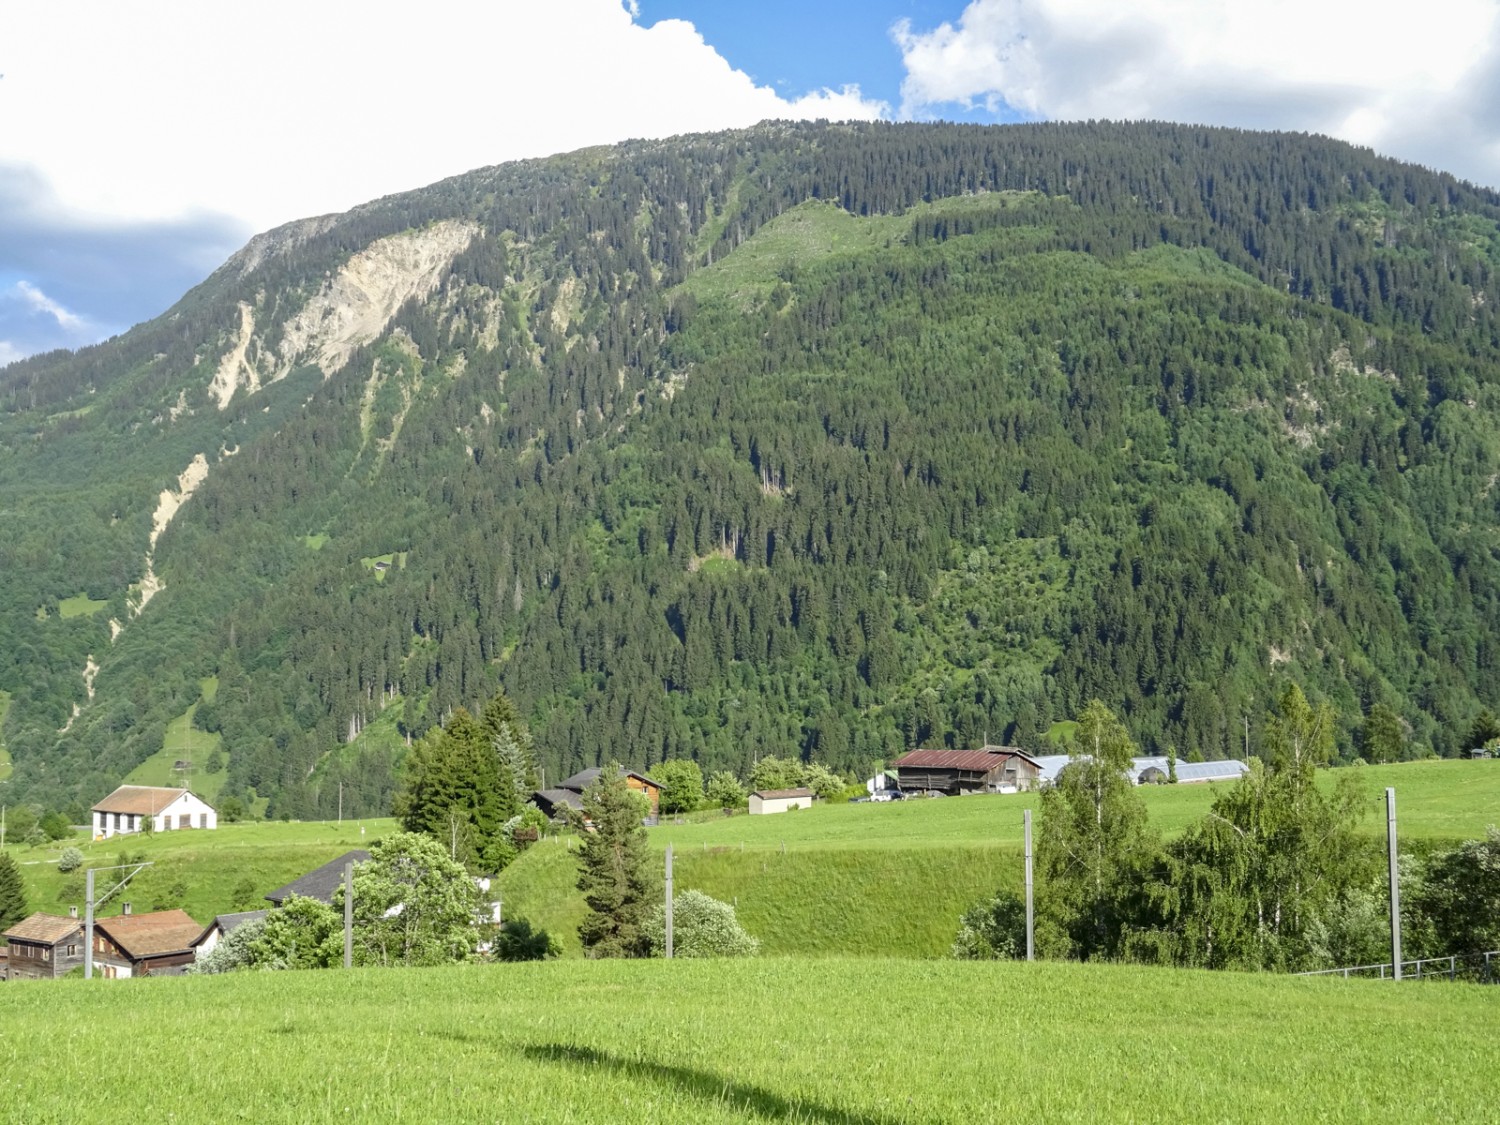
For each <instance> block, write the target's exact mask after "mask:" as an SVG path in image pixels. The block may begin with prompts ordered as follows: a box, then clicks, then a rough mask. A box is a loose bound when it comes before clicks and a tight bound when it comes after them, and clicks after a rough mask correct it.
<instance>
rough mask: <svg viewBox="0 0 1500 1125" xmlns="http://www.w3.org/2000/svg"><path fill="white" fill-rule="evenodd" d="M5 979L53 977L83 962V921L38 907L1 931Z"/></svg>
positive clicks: (60, 975)
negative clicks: (4, 945)
mask: <svg viewBox="0 0 1500 1125" xmlns="http://www.w3.org/2000/svg"><path fill="white" fill-rule="evenodd" d="M4 936H5V940H6V941H8V942H10V950H9V957H7V959H6V960H7V961H8V964H7V965H6V966H5V976H6V979H9V980H55V979H56V978H58V977H62V976H67V975H68V973H70V972H72V971H73V970H74V969H76V968H78V967H80V966H81V965H82V964H83V923H82V922H80V921H79V920H78V919H77V918H76V917H69V918H61V917H59V916H58V915H56V914H43V913H41V912H40V911H39V912H37V913H36V914H33V915H31V916H30V917H28V918H24V919H22V920H21V921H19V922H17V923H16V924H15V925H14V926H12V927H11V928H10V929H8V930H6V931H5V935H4Z"/></svg>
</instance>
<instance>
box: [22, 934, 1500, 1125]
mask: <svg viewBox="0 0 1500 1125" xmlns="http://www.w3.org/2000/svg"><path fill="white" fill-rule="evenodd" d="M981 997H989V999H988V1000H982V999H981ZM1494 999H1495V997H1494V994H1493V991H1492V990H1488V989H1485V988H1484V987H1482V986H1478V985H1462V984H1460V985H1448V984H1443V985H1423V984H1418V983H1415V982H1413V983H1410V984H1406V985H1400V986H1398V985H1395V984H1393V983H1391V982H1376V981H1342V980H1326V979H1299V978H1294V977H1279V976H1272V975H1269V974H1238V973H1218V974H1213V973H1206V972H1193V971H1172V970H1160V969H1158V970H1153V969H1143V968H1136V967H1124V966H1108V965H1076V964H1047V963H1038V964H1035V965H1027V964H1024V963H956V962H914V961H884V960H826V961H808V960H796V959H779V958H769V959H766V958H763V959H759V960H754V961H744V962H705V961H699V962H693V961H675V962H670V963H669V962H662V961H655V962H634V963H621V962H615V963H610V962H587V961H577V962H552V963H543V964H536V963H533V964H525V965H489V966H479V965H476V966H456V967H452V968H445V969H426V970H421V969H412V970H377V969H364V970H355V971H353V972H343V971H338V970H331V971H323V972H302V973H256V974H244V975H230V976H224V977H206V978H198V979H193V978H181V977H179V978H163V979H159V980H152V981H149V982H147V983H141V984H137V983H133V982H132V983H129V984H122V983H120V982H108V981H93V982H87V981H81V980H77V981H74V980H69V981H60V982H35V983H31V982H22V983H13V984H11V985H8V986H6V987H5V988H4V990H3V992H0V1006H3V1011H4V1016H5V1025H6V1034H5V1036H4V1037H3V1038H0V1063H3V1064H4V1065H3V1068H0V1074H3V1075H4V1079H3V1081H4V1088H5V1093H4V1104H5V1105H6V1106H8V1107H9V1109H8V1110H7V1111H6V1116H7V1117H8V1118H10V1119H12V1120H16V1121H25V1122H33V1123H50V1122H72V1121H78V1120H83V1119H85V1118H87V1117H90V1116H94V1115H96V1114H97V1111H98V1105H99V1098H100V1096H101V1094H100V1089H101V1087H100V1081H101V1076H107V1094H108V1098H109V1100H110V1102H111V1103H112V1104H120V1105H135V1106H145V1105H149V1106H150V1107H151V1116H152V1117H153V1118H154V1119H156V1120H163V1121H213V1120H242V1119H243V1120H256V1121H265V1122H283V1121H285V1122H326V1121H359V1120H363V1121H370V1120H374V1121H412V1122H427V1121H444V1122H450V1121H451V1122H471V1121H473V1122H479V1121H484V1122H489V1121H498V1120H524V1121H528V1122H557V1123H562V1122H572V1123H581V1122H603V1121H616V1122H662V1123H669V1125H671V1123H693V1125H699V1123H702V1125H716V1123H721V1122H745V1121H756V1122H763V1121H791V1122H804V1123H809V1125H898V1123H900V1125H926V1123H931V1125H938V1123H946V1122H954V1123H964V1125H967V1123H977V1122H1003V1121H1049V1122H1052V1121H1060V1122H1071V1121H1089V1122H1095V1121H1221V1122H1241V1121H1244V1122H1251V1121H1268V1120H1278V1121H1313V1120H1317V1121H1331V1122H1343V1121H1348V1122H1367V1121H1445V1122H1480V1121H1493V1120H1494V1114H1495V1102H1494V1079H1493V1065H1492V1063H1493V1053H1494V1050H1493V1045H1494V1042H1495V1039H1496V1036H1497V1035H1500V1006H1497V1005H1496V1004H1495V1003H1494Z"/></svg>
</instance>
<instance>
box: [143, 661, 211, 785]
mask: <svg viewBox="0 0 1500 1125" xmlns="http://www.w3.org/2000/svg"><path fill="white" fill-rule="evenodd" d="M201 683H202V685H203V689H204V691H203V696H204V699H205V700H208V699H212V698H213V695H212V694H211V693H210V691H209V688H210V685H212V691H213V692H214V693H217V691H218V688H219V682H218V680H217V679H215V678H214V677H209V678H208V679H206V680H203V681H201ZM198 706H199V705H198V704H197V703H194V704H193V705H192V706H191V707H189V708H188V709H187V710H186V711H184V712H183V713H182V714H181V715H178V716H177V718H175V719H173V720H172V721H171V722H170V723H168V724H167V733H166V735H165V736H164V737H163V739H162V748H161V749H160V750H158V751H157V752H156V753H155V754H152V755H151V757H149V758H147V759H146V760H145V761H144V762H142V763H141V764H140V765H138V766H136V767H135V769H133V770H131V771H130V773H128V774H127V775H126V776H125V784H127V785H160V786H165V787H168V788H185V789H191V790H192V791H193V792H194V793H196V794H198V795H199V796H200V797H202V798H203V799H204V800H206V801H210V802H211V801H213V800H214V799H215V798H217V797H218V795H219V790H221V789H222V788H223V787H224V779H225V777H226V776H228V771H227V769H226V768H224V766H226V765H227V763H224V764H223V765H221V768H219V769H216V770H214V771H213V772H210V771H209V769H208V763H209V757H210V755H212V754H214V753H215V752H216V751H218V752H220V753H221V754H222V751H221V744H222V743H223V741H224V740H223V739H222V738H221V737H220V736H219V735H217V734H209V733H208V732H206V731H201V730H198V729H197V728H195V727H194V726H193V716H194V715H196V714H197V712H198Z"/></svg>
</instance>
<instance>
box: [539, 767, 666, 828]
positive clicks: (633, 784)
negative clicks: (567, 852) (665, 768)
mask: <svg viewBox="0 0 1500 1125" xmlns="http://www.w3.org/2000/svg"><path fill="white" fill-rule="evenodd" d="M602 772H603V771H602V770H601V769H599V767H598V766H595V767H594V768H593V769H587V770H582V771H580V772H579V773H575V774H574V775H573V776H572V777H570V778H568V779H567V780H566V781H560V782H558V784H557V787H556V788H555V789H539V790H537V791H536V792H535V793H533V794H532V795H531V801H532V803H533V804H534V805H536V807H537V808H539V809H541V810H542V812H543V813H545V814H546V815H547V816H549V817H552V818H553V819H554V820H555V819H557V818H559V817H562V816H565V815H566V814H567V810H569V809H572V810H574V811H575V812H581V811H582V810H583V791H584V790H585V789H587V788H588V787H589V786H590V785H592V784H594V782H595V781H597V780H599V775H600V774H601V773H602ZM620 776H621V777H623V778H624V779H625V784H626V785H628V786H630V788H632V789H634V790H635V791H636V792H637V793H644V794H645V795H646V798H647V799H648V800H649V801H650V802H651V815H652V816H655V815H656V814H657V810H658V808H659V807H660V804H661V784H660V783H659V782H656V781H653V780H652V779H651V778H649V777H647V776H646V775H645V774H643V773H636V772H635V771H634V770H625V769H622V770H621V771H620Z"/></svg>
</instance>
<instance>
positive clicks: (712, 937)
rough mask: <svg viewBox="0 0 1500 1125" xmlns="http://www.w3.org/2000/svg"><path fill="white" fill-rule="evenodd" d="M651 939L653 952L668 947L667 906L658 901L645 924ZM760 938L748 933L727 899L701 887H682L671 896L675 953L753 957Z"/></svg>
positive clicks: (656, 953) (658, 954) (659, 953)
mask: <svg viewBox="0 0 1500 1125" xmlns="http://www.w3.org/2000/svg"><path fill="white" fill-rule="evenodd" d="M642 929H643V930H644V932H645V935H646V940H647V941H649V942H650V943H651V956H653V957H662V956H665V955H666V951H667V909H666V905H665V904H664V903H663V904H659V905H657V906H656V907H654V908H653V909H652V910H651V913H650V914H649V915H648V916H647V918H646V922H645V925H644V926H643V927H642ZM759 952H760V940H759V939H758V938H753V937H751V936H750V935H749V934H747V933H746V932H745V930H744V928H743V927H742V926H741V925H740V923H739V919H738V918H736V917H735V915H734V907H732V906H730V905H729V904H728V903H727V902H720V901H719V900H718V899H716V898H710V897H709V896H708V895H706V894H704V893H703V892H702V891H683V892H682V893H681V894H680V895H677V896H676V897H674V898H673V900H672V956H674V957H754V956H755V955H756V954H757V953H759Z"/></svg>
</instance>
